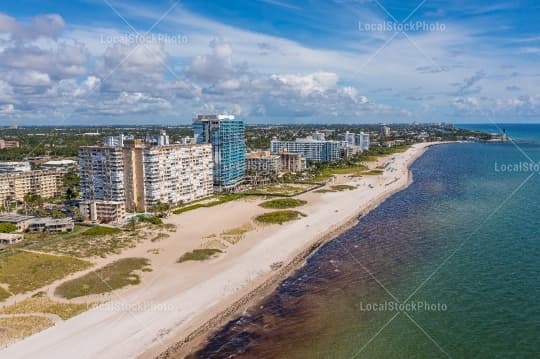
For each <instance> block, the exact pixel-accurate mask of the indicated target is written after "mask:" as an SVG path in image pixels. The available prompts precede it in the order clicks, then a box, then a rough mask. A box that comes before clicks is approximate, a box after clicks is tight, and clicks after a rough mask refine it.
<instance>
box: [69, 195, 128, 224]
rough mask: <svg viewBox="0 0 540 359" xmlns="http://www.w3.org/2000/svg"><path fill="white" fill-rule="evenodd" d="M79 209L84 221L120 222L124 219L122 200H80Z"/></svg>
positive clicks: (124, 212)
mask: <svg viewBox="0 0 540 359" xmlns="http://www.w3.org/2000/svg"><path fill="white" fill-rule="evenodd" d="M79 211H80V212H81V216H82V217H83V219H84V220H85V221H91V222H94V223H111V224H122V223H124V222H125V220H126V206H125V204H124V202H114V201H99V200H94V201H81V202H80V203H79Z"/></svg>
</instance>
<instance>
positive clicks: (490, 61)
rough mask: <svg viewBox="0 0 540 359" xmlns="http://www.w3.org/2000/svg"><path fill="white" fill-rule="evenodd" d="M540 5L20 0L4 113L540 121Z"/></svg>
mask: <svg viewBox="0 0 540 359" xmlns="http://www.w3.org/2000/svg"><path fill="white" fill-rule="evenodd" d="M538 18H540V4H539V3H538V2H535V1H532V0H524V1H519V2H516V1H504V0H495V1H493V0H492V1H486V0H477V1H465V0H456V1H452V2H448V1H442V0H427V1H421V0H416V1H408V0H386V1H385V0H379V1H378V0H329V1H310V0H304V1H291V0H251V1H238V0H229V1H212V2H202V1H196V0H185V1H181V2H179V1H172V0H157V1H153V2H152V3H151V4H150V3H149V2H144V1H140V0H137V1H129V2H128V1H117V0H76V1H68V0H58V1H54V2H52V1H46V2H44V1H38V0H20V1H13V0H5V1H3V2H2V5H0V125H21V126H24V125H51V126H62V125H82V126H99V125H111V124H118V125H130V124H144V125H152V124H154V125H171V124H178V125H181V124H189V123H190V122H191V119H192V118H193V116H194V115H195V114H198V113H228V114H234V115H236V116H237V117H239V118H241V119H244V120H246V122H247V123H251V124H254V123H257V124H263V123H269V124H283V123H290V124H295V123H298V124H300V123H330V124H332V123H359V124H361V123H378V122H385V123H400V122H408V123H410V122H414V121H416V122H453V123H490V122H498V123H533V122H534V123H538V122H540V81H539V80H540V68H539V67H538V63H539V60H540V24H539V23H538V21H537V19H538ZM400 30H404V31H403V32H401V31H400ZM143 38H144V40H141V39H143Z"/></svg>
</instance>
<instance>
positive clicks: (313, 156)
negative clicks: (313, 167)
mask: <svg viewBox="0 0 540 359" xmlns="http://www.w3.org/2000/svg"><path fill="white" fill-rule="evenodd" d="M318 137H319V138H320V136H318ZM341 148H342V144H341V142H339V141H326V140H316V139H314V138H313V137H311V136H308V137H306V138H297V139H296V141H280V140H277V139H273V140H272V141H270V150H271V151H272V153H281V152H285V151H286V152H292V153H301V154H303V155H304V157H305V158H306V160H311V161H322V162H332V161H338V160H339V159H341Z"/></svg>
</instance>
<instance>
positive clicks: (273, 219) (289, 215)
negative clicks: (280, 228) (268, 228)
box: [255, 210, 306, 224]
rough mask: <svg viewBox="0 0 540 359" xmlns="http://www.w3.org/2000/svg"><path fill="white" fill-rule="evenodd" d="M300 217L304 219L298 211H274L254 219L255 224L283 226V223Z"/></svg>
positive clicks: (303, 215)
mask: <svg viewBox="0 0 540 359" xmlns="http://www.w3.org/2000/svg"><path fill="white" fill-rule="evenodd" d="M300 217H306V215H305V214H303V213H302V212H298V211H291V210H288V211H274V212H268V213H264V214H261V215H259V216H257V217H255V220H256V221H257V222H261V223H266V224H274V223H278V224H283V223H285V222H289V221H294V220H296V219H299V218H300Z"/></svg>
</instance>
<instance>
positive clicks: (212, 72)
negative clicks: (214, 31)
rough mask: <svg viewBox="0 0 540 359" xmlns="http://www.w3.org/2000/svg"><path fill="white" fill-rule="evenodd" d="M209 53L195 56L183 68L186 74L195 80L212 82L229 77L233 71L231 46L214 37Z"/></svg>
mask: <svg viewBox="0 0 540 359" xmlns="http://www.w3.org/2000/svg"><path fill="white" fill-rule="evenodd" d="M210 49H211V53H210V54H207V55H199V56H196V57H195V58H194V59H193V61H192V62H191V64H190V65H189V66H186V68H185V69H184V71H185V73H186V75H187V76H188V77H189V78H191V79H193V80H195V81H202V82H206V83H212V82H216V81H219V80H223V79H227V78H229V77H230V76H231V75H232V74H233V72H234V69H233V64H232V53H233V52H232V48H231V45H230V44H228V43H227V42H225V41H223V40H218V39H214V40H212V42H211V43H210Z"/></svg>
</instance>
